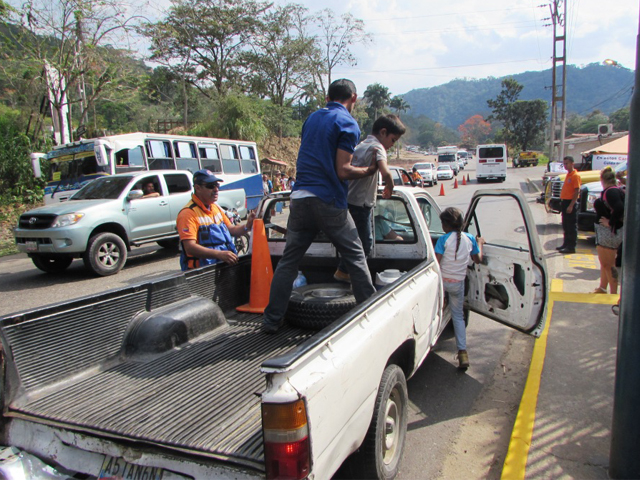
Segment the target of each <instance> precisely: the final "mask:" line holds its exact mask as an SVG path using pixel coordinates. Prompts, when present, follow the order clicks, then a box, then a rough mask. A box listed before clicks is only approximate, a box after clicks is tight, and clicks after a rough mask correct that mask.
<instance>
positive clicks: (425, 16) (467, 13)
mask: <svg viewBox="0 0 640 480" xmlns="http://www.w3.org/2000/svg"><path fill="white" fill-rule="evenodd" d="M528 8H529V7H516V8H496V9H492V10H466V11H464V12H451V13H436V14H430V15H419V16H416V17H391V18H369V19H366V18H364V19H362V20H363V21H365V22H389V21H394V20H415V19H418V18H435V17H448V16H452V15H455V16H463V15H475V14H478V13H492V12H510V11H513V10H526V9H528Z"/></svg>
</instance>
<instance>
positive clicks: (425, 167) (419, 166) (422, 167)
mask: <svg viewBox="0 0 640 480" xmlns="http://www.w3.org/2000/svg"><path fill="white" fill-rule="evenodd" d="M413 168H415V169H416V170H430V169H431V168H432V165H431V164H430V163H416V164H415V165H414V166H413Z"/></svg>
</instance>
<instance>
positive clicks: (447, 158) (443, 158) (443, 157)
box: [438, 153, 456, 162]
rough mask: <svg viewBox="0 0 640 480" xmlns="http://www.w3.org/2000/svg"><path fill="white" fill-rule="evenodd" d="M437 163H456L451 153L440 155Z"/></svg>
mask: <svg viewBox="0 0 640 480" xmlns="http://www.w3.org/2000/svg"><path fill="white" fill-rule="evenodd" d="M438 161H439V162H455V161H456V156H455V155H454V154H453V153H449V154H447V153H444V154H440V155H438Z"/></svg>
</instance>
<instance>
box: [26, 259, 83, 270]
mask: <svg viewBox="0 0 640 480" xmlns="http://www.w3.org/2000/svg"><path fill="white" fill-rule="evenodd" d="M31 261H32V262H33V264H34V265H35V266H36V267H37V268H39V269H40V270H42V271H43V272H47V273H60V272H64V271H65V270H66V269H67V268H68V267H69V265H71V262H73V257H63V256H59V257H48V256H46V255H33V256H32V257H31Z"/></svg>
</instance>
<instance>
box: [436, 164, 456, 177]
mask: <svg viewBox="0 0 640 480" xmlns="http://www.w3.org/2000/svg"><path fill="white" fill-rule="evenodd" d="M437 179H438V180H451V179H453V170H452V168H451V167H450V166H449V165H438V170H437Z"/></svg>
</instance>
